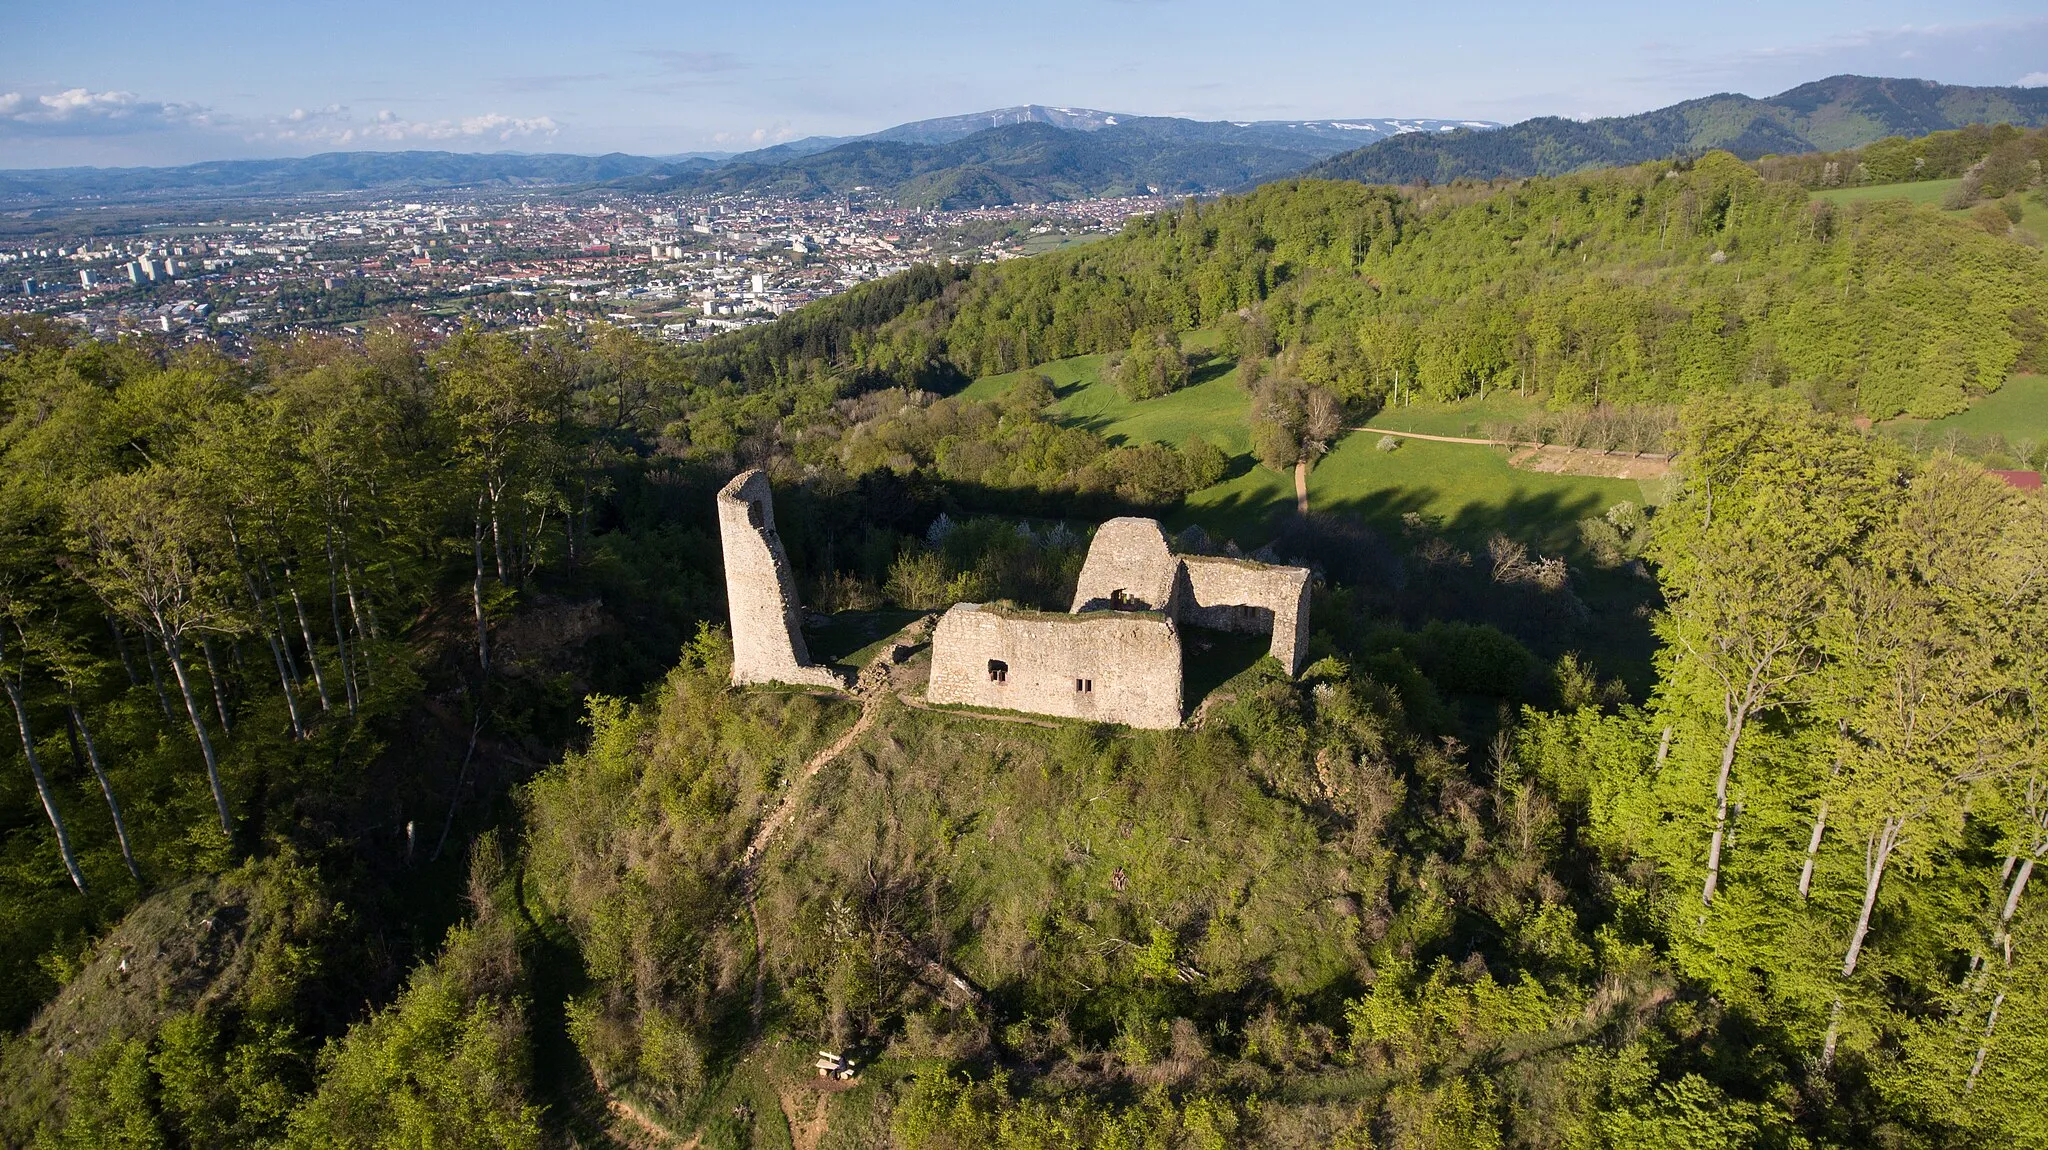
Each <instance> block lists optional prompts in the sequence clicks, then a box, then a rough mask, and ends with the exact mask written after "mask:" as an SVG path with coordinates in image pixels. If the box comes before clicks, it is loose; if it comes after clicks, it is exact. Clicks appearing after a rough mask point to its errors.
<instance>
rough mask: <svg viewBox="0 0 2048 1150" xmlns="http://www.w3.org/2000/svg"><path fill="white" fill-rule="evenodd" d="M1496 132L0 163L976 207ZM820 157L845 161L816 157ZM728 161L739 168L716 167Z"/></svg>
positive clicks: (900, 139) (1019, 136)
mask: <svg viewBox="0 0 2048 1150" xmlns="http://www.w3.org/2000/svg"><path fill="white" fill-rule="evenodd" d="M1491 126H1493V125H1490V124H1489V123H1488V122H1486V121H1477V120H1460V121H1450V120H1429V119H1408V120H1385V119H1351V120H1314V121H1292V120H1289V121H1258V122H1253V123H1244V124H1232V123H1220V122H1219V123H1210V122H1205V121H1198V120H1186V119H1176V118H1173V117H1165V116H1150V117H1134V116H1117V115H1113V114H1111V113H1108V112H1096V111H1091V110H1089V109H1085V108H1082V109H1069V108H1048V107H1044V106H1041V105H1037V104H1030V105H1025V106H1022V107H1017V108H1002V109H997V110H995V111H991V112H976V113H973V114H970V115H964V116H947V117H942V118H940V119H935V120H919V121H916V122H914V123H909V124H898V125H896V126H894V127H891V128H884V129H883V130H881V131H879V132H875V133H872V134H869V135H866V136H857V137H834V136H813V137H808V138H806V139H802V140H796V141H792V142H790V143H787V144H778V145H776V146H774V147H770V148H762V149H759V150H756V151H752V152H746V153H742V154H740V155H737V156H734V155H729V154H726V153H701V154H699V153H692V154H689V155H684V156H680V157H678V156H668V157H649V156H628V155H623V154H620V153H616V152H614V153H611V154H608V155H603V156H578V155H549V154H543V155H518V154H497V155H484V154H472V153H461V152H331V153H326V154H323V155H317V156H306V157H303V158H296V159H277V160H219V161H212V162H208V163H202V164H187V165H185V166H183V167H176V168H50V169H37V170H18V171H0V203H9V202H11V203H19V204H42V203H51V202H59V201H63V200H71V199H78V198H81V197H90V198H93V199H97V200H121V201H137V200H141V201H148V200H174V199H190V198H195V197H198V198H217V197H229V196H270V195H307V194H318V193H323V192H347V191H366V190H372V189H386V190H390V191H393V192H401V191H405V190H409V189H410V190H421V191H427V190H435V189H450V188H516V187H578V186H584V185H593V184H597V185H603V184H622V186H626V187H631V188H635V189H652V190H663V189H696V188H702V189H704V190H716V191H775V192H784V193H790V194H802V195H827V194H831V193H833V192H844V191H846V190H848V189H850V188H852V187H854V186H857V185H863V184H865V185H868V186H876V187H881V188H883V189H885V190H894V189H897V188H899V187H900V188H901V189H902V194H904V195H906V196H909V197H912V198H914V199H915V200H916V201H917V202H919V203H937V202H940V201H941V200H943V201H946V202H947V204H948V206H973V205H976V204H999V203H1009V202H1011V201H1012V200H1022V199H1036V200H1048V199H1063V198H1073V197H1076V196H1089V195H1104V194H1119V193H1123V192H1130V191H1140V192H1142V191H1143V190H1144V187H1145V186H1146V185H1147V184H1150V185H1154V186H1157V187H1160V188H1162V189H1165V190H1168V191H1190V190H1214V189H1219V188H1225V187H1234V186H1236V185H1238V184H1242V183H1246V182H1248V181H1251V180H1255V179H1262V178H1266V177H1269V176H1271V175H1274V174H1276V173H1279V172H1286V171H1292V170H1294V169H1296V168H1299V167H1301V166H1302V165H1304V164H1307V163H1309V162H1312V161H1314V160H1319V159H1321V158H1323V157H1325V156H1329V155H1332V154H1334V153H1336V152H1339V151H1342V150H1344V149H1345V148H1347V147H1351V146H1354V145H1356V144H1357V143H1358V141H1359V140H1360V139H1361V138H1381V137H1385V136H1389V135H1392V134H1395V133H1397V132H1429V131H1441V130H1448V129H1450V128H1452V127H1464V128H1469V129H1485V128H1487V127H1491ZM1013 128H1015V129H1022V130H1021V131H1012V130H1010V129H1013ZM992 129H996V131H994V132H993V133H992V132H991V130H992ZM1034 129H1035V130H1034ZM970 138H974V140H973V142H971V143H967V142H966V141H969V139H970ZM952 145H964V146H959V147H953V146H952ZM820 152H829V153H832V155H831V156H830V157H827V158H817V159H809V158H808V157H813V156H815V155H816V153H820ZM719 168H729V169H730V170H729V171H723V172H720V173H719V174H717V175H712V174H710V173H712V171H713V170H714V169H719ZM1004 197H1008V198H1004Z"/></svg>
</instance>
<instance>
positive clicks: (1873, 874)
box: [1842, 816, 1906, 978]
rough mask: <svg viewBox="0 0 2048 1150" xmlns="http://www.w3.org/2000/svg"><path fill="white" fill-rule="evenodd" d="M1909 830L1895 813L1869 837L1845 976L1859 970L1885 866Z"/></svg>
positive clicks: (1843, 968) (1844, 964)
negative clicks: (1859, 906)
mask: <svg viewBox="0 0 2048 1150" xmlns="http://www.w3.org/2000/svg"><path fill="white" fill-rule="evenodd" d="M1905 829H1906V820H1904V819H1902V818H1899V817H1897V816H1893V817H1891V818H1888V819H1886V820H1885V821H1884V825H1883V826H1881V827H1879V828H1878V831H1877V833H1876V834H1874V835H1871V836H1870V843H1869V845H1868V846H1866V847H1865V848H1864V851H1863V873H1864V875H1865V881H1864V884H1863V910H1862V912H1861V913H1859V914H1858V915H1857V916H1856V929H1855V931H1854V932H1853V933H1851V934H1850V935H1849V951H1848V953H1847V954H1845V955H1843V956H1842V977H1843V978H1848V977H1850V976H1851V975H1853V974H1855V973H1856V960H1857V959H1858V958H1860V957H1862V955H1863V940H1864V938H1865V937H1867V936H1868V935H1869V934H1870V915H1871V912H1872V911H1874V910H1876V909H1877V894H1878V890H1879V889H1880V888H1881V887H1882V886H1883V885H1884V868H1885V865H1886V864H1888V863H1889V862H1891V858H1892V851H1894V850H1896V849H1897V848H1898V845H1899V836H1900V835H1901V834H1902V833H1904V831H1905Z"/></svg>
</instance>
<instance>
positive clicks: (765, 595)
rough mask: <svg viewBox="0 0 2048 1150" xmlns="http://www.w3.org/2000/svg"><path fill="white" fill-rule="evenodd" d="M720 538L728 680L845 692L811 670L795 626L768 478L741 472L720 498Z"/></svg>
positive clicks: (831, 677) (838, 682)
mask: <svg viewBox="0 0 2048 1150" xmlns="http://www.w3.org/2000/svg"><path fill="white" fill-rule="evenodd" d="M718 539H719V543H720V544H721V545H722V547H723V549H724V552H725V598H726V602H727V604H728V605H729V607H730V608H731V613H732V681H733V683H734V685H736V686H739V685H744V684H748V683H789V684H793V685H799V686H813V687H844V686H845V685H846V684H845V682H844V680H842V679H841V678H840V677H839V676H838V675H836V674H834V673H833V672H832V671H831V670H830V669H829V668H826V667H818V666H813V665H812V664H811V656H810V651H809V650H808V649H807V648H806V647H805V646H804V633H803V631H802V629H801V627H800V626H799V622H800V620H799V616H798V611H799V606H800V605H799V603H798V601H797V595H796V579H795V578H794V577H793V576H792V575H791V574H790V570H789V557H788V556H787V555H785V554H784V553H783V550H782V539H781V538H780V537H779V536H777V535H776V534H775V502H774V498H773V496H772V495H770V493H769V490H768V476H767V475H765V474H763V473H762V472H760V471H758V470H757V471H745V472H741V473H740V474H739V475H736V476H734V477H733V480H732V482H731V483H728V484H726V485H725V487H724V489H723V490H721V491H720V492H719V493H718Z"/></svg>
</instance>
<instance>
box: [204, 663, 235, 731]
mask: <svg viewBox="0 0 2048 1150" xmlns="http://www.w3.org/2000/svg"><path fill="white" fill-rule="evenodd" d="M199 653H200V655H201V656H202V657H204V658H205V660H206V685H207V686H208V687H209V688H211V689H212V691H213V709H214V710H215V711H217V712H218V713H219V714H220V732H221V734H223V735H232V734H234V733H235V725H234V724H233V723H231V722H229V721H228V698H227V696H226V695H225V694H223V693H222V692H221V689H220V671H219V670H218V669H217V668H216V667H215V666H214V662H213V640H211V639H201V640H199Z"/></svg>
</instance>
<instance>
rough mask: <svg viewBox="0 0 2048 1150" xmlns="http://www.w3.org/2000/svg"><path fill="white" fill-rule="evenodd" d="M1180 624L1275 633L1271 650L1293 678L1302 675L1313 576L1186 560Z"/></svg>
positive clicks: (1233, 562)
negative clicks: (1309, 579) (1182, 622)
mask: <svg viewBox="0 0 2048 1150" xmlns="http://www.w3.org/2000/svg"><path fill="white" fill-rule="evenodd" d="M1181 568H1182V571H1183V572H1184V574H1183V579H1184V582H1183V584H1182V586H1181V592H1180V595H1179V600H1180V601H1179V603H1178V612H1177V615H1178V617H1179V618H1180V619H1182V620H1184V621H1186V622H1188V623H1190V624H1193V625H1195V626H1198V627H1214V628H1216V629H1217V630H1220V631H1245V632H1254V633H1256V632H1265V631H1271V632H1272V633H1273V644H1272V647H1271V648H1270V651H1271V654H1272V656H1273V657H1274V658H1275V659H1278V660H1280V665H1281V666H1283V667H1285V668H1287V673H1288V674H1290V675H1297V674H1300V673H1301V659H1302V651H1303V648H1304V647H1305V645H1306V643H1307V639H1308V571H1307V570H1306V569H1305V568H1301V567H1268V566H1266V565H1265V564H1263V563H1253V562H1251V561H1249V560H1244V559H1221V558H1215V557H1212V556H1206V555H1186V556H1182V557H1181Z"/></svg>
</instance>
